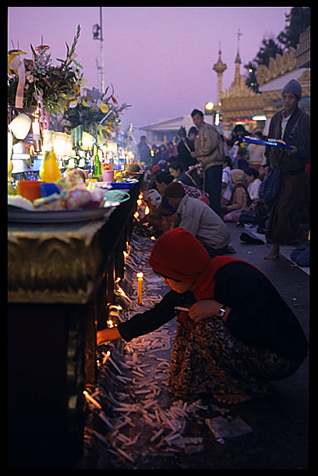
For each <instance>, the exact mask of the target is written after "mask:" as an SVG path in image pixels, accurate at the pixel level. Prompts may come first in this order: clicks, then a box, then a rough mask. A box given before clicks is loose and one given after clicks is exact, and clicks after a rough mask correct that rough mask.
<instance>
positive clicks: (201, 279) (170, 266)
mask: <svg viewBox="0 0 318 476" xmlns="http://www.w3.org/2000/svg"><path fill="white" fill-rule="evenodd" d="M149 265H150V266H151V267H152V269H153V270H154V271H155V272H156V273H159V274H160V275H162V276H163V277H164V278H165V282H166V284H168V285H169V286H170V287H171V291H170V292H168V293H167V294H166V295H165V297H164V298H163V299H162V300H161V302H160V303H158V304H156V305H155V306H154V307H153V308H152V309H150V310H149V311H146V312H144V313H142V314H136V315H135V316H133V317H132V318H131V319H130V320H129V321H126V322H124V323H121V324H119V325H118V327H115V328H112V329H105V330H102V331H99V332H98V334H97V343H98V344H100V343H101V342H103V341H107V340H113V339H119V338H123V339H124V340H125V341H130V340H131V339H133V338H134V337H138V336H140V335H143V334H147V333H149V332H152V331H154V330H156V329H158V328H159V327H160V326H162V325H163V324H165V323H166V322H168V321H169V320H171V319H172V318H173V317H174V316H175V313H176V310H175V308H176V307H183V308H186V309H188V311H187V312H186V311H182V312H181V313H179V314H178V316H177V321H178V326H177V331H176V337H175V342H174V346H173V352H172V357H171V363H170V370H169V381H168V383H169V386H170V388H171V390H172V391H173V392H174V393H175V395H176V396H177V397H179V398H191V397H196V396H198V395H201V394H203V393H210V394H212V395H213V396H214V398H216V399H217V400H219V401H221V402H224V403H239V402H243V401H245V400H248V399H249V398H252V397H255V396H262V395H264V394H267V393H268V382H269V381H272V380H280V379H284V378H287V377H289V376H291V375H292V374H293V373H294V372H296V370H297V369H298V368H299V366H300V365H301V363H302V361H303V360H304V358H305V357H306V355H307V351H308V343H307V341H306V338H305V335H304V332H303V330H302V328H301V326H300V324H299V322H298V320H297V318H296V316H295V315H294V314H293V312H292V311H291V309H290V308H289V307H288V306H287V304H286V303H285V302H284V301H283V299H282V298H281V297H280V295H279V294H278V292H277V291H276V289H275V288H274V286H273V285H272V284H271V282H270V281H269V280H268V279H267V278H266V277H265V276H264V275H263V274H262V273H261V272H260V271H259V270H257V269H256V268H254V267H253V266H252V265H250V264H249V263H247V262H245V261H241V260H238V259H235V258H232V257H228V256H217V257H215V258H213V259H211V258H210V257H209V255H208V253H207V251H206V250H205V248H204V247H203V246H202V245H201V243H200V242H199V241H198V240H197V239H196V238H195V237H194V236H193V235H192V234H191V233H189V232H188V231H186V230H184V229H183V228H176V229H174V230H171V231H167V232H166V233H164V234H163V235H162V236H161V237H160V238H159V239H158V240H157V241H156V242H155V244H154V246H153V248H152V251H151V254H150V258H149Z"/></svg>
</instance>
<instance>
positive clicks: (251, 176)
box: [245, 167, 262, 203]
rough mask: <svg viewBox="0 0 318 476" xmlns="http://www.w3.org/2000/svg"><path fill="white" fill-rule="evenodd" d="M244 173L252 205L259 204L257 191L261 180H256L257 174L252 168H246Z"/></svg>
mask: <svg viewBox="0 0 318 476" xmlns="http://www.w3.org/2000/svg"><path fill="white" fill-rule="evenodd" d="M245 173H246V180H247V191H248V194H249V196H250V199H251V200H252V203H257V202H259V195H258V189H259V186H260V184H261V183H262V182H261V180H260V179H259V178H258V177H259V173H258V171H257V170H256V169H253V168H252V167H250V168H248V169H247V171H246V172H245Z"/></svg>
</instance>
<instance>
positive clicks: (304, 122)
mask: <svg viewBox="0 0 318 476" xmlns="http://www.w3.org/2000/svg"><path fill="white" fill-rule="evenodd" d="M301 93H302V91H301V86H300V84H299V83H298V82H297V81H296V80H295V79H292V80H291V81H289V82H288V83H287V84H286V85H285V86H284V88H283V90H282V105H283V108H284V109H283V110H282V111H279V112H277V113H276V114H275V115H274V116H273V117H272V119H271V122H270V125H269V132H268V137H270V138H271V139H279V140H283V141H284V142H286V141H287V139H288V136H289V134H290V133H291V131H292V129H293V126H294V125H295V123H296V122H297V120H298V118H299V117H300V116H301V115H302V114H303V112H302V111H301V109H300V108H299V107H298V102H299V101H300V99H301ZM284 149H285V148H284ZM290 149H291V150H288V149H285V150H284V152H283V154H282V156H281V171H282V181H281V186H280V189H279V193H278V196H277V199H276V200H275V202H274V204H273V206H272V208H271V212H270V217H269V221H268V226H267V232H266V238H267V239H268V240H270V241H271V243H272V244H273V246H272V249H271V250H270V252H269V253H268V254H267V255H266V256H265V257H264V258H265V259H269V260H274V259H276V258H278V257H279V246H280V245H284V244H288V243H291V242H294V241H295V240H299V244H300V243H301V239H302V230H301V228H300V226H299V224H298V223H297V211H298V207H299V202H300V198H301V193H302V189H303V184H304V178H305V165H306V163H308V161H309V158H310V116H309V115H308V114H306V113H304V114H303V116H302V117H301V119H300V122H299V125H298V127H297V129H296V130H295V132H294V134H293V137H292V139H291V143H290ZM281 150H283V148H278V147H272V146H269V145H267V146H266V150H265V155H266V157H267V158H268V160H269V163H270V166H271V167H272V168H274V167H275V165H276V163H277V162H278V158H279V156H280V153H281ZM306 234H307V233H306Z"/></svg>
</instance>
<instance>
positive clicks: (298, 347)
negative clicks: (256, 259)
mask: <svg viewBox="0 0 318 476" xmlns="http://www.w3.org/2000/svg"><path fill="white" fill-rule="evenodd" d="M213 299H215V300H217V301H218V302H219V303H221V304H223V306H228V307H230V308H231V311H230V313H229V315H228V318H227V320H226V322H225V326H226V328H227V329H228V330H229V332H230V333H231V334H232V335H233V337H235V338H236V339H237V340H239V341H241V342H243V343H244V344H246V345H248V346H253V347H256V348H260V349H267V350H270V351H272V352H275V353H277V354H278V355H280V356H282V357H284V358H285V359H287V360H289V361H292V362H296V363H298V362H301V361H302V360H303V359H304V358H305V357H306V355H307V351H308V343H307V340H306V337H305V334H304V332H303V329H302V327H301V325H300V324H299V322H298V320H297V318H296V316H295V315H294V313H293V312H292V310H291V309H290V308H289V306H288V305H287V304H286V303H285V301H284V300H283V299H282V297H281V296H280V295H279V294H278V292H277V290H276V289H275V288H274V286H273V285H272V283H271V282H270V281H269V280H268V278H266V277H265V276H264V275H263V274H262V273H261V272H259V271H258V270H256V269H255V268H252V267H250V266H248V265H247V264H244V263H230V264H227V265H226V266H223V267H222V268H221V269H219V270H218V271H217V272H216V274H215V294H214V297H213ZM194 302H195V299H194V296H193V294H192V293H191V292H190V291H188V292H186V293H183V294H179V293H177V292H175V291H170V292H169V293H168V294H166V295H165V296H164V298H163V299H162V300H161V302H160V303H158V304H156V305H155V306H154V307H153V308H152V309H150V310H149V311H146V312H144V313H142V314H136V315H135V316H133V317H132V318H131V319H130V320H129V321H126V322H124V323H121V324H119V325H118V331H119V333H120V335H121V336H122V337H123V339H124V340H126V341H130V340H131V339H133V338H134V337H138V336H140V335H143V334H148V333H149V332H152V331H154V330H156V329H158V328H159V327H161V326H162V325H163V324H165V323H166V322H168V321H170V320H171V319H173V318H174V317H175V311H174V307H175V306H182V307H189V306H191V304H193V303H194Z"/></svg>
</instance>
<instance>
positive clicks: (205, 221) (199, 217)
mask: <svg viewBox="0 0 318 476" xmlns="http://www.w3.org/2000/svg"><path fill="white" fill-rule="evenodd" d="M164 196H165V197H166V198H167V200H168V202H169V205H171V206H172V207H174V208H175V209H176V210H177V216H178V215H179V219H180V222H179V223H178V226H179V227H181V228H184V229H186V230H188V231H190V233H192V235H194V236H195V237H196V238H197V239H198V240H199V241H200V242H201V243H202V245H203V246H204V247H205V249H206V250H207V251H208V253H209V255H210V257H211V258H212V257H213V256H218V255H223V254H224V253H226V252H227V251H228V250H227V247H228V244H229V242H230V233H229V230H228V228H227V226H226V224H225V223H224V222H223V220H222V218H220V216H219V215H218V214H217V213H216V212H215V211H213V210H212V208H211V207H209V206H208V205H206V204H205V203H203V202H202V201H201V200H198V199H197V198H192V197H189V195H187V194H186V193H185V191H184V188H183V186H182V185H181V184H180V183H179V182H173V183H171V184H169V185H168V186H167V188H166V190H165V192H164Z"/></svg>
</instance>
